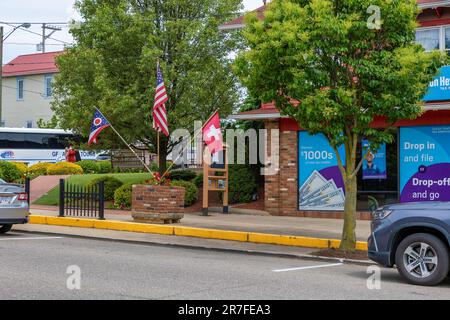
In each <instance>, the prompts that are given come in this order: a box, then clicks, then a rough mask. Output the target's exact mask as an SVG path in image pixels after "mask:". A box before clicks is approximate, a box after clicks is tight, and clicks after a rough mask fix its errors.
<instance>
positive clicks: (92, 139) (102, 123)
mask: <svg viewBox="0 0 450 320" xmlns="http://www.w3.org/2000/svg"><path fill="white" fill-rule="evenodd" d="M109 126H111V124H110V123H109V121H108V120H106V118H105V117H104V116H103V114H102V113H101V112H100V111H99V110H98V109H95V112H94V120H92V123H91V133H90V134H89V140H88V145H90V144H91V143H97V136H98V135H99V134H100V132H102V130H103V129H105V128H108V127H109Z"/></svg>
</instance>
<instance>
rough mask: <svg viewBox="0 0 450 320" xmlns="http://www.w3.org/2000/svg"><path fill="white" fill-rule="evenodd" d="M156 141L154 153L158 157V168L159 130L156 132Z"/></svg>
mask: <svg viewBox="0 0 450 320" xmlns="http://www.w3.org/2000/svg"><path fill="white" fill-rule="evenodd" d="M156 140H157V143H156V145H157V146H156V148H157V149H156V153H157V155H158V167H159V130H156Z"/></svg>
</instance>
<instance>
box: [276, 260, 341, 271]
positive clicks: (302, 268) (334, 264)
mask: <svg viewBox="0 0 450 320" xmlns="http://www.w3.org/2000/svg"><path fill="white" fill-rule="evenodd" d="M341 265H343V263H342V262H338V263H330V264H319V265H317V266H306V267H297V268H287V269H276V270H272V271H273V272H285V271H295V270H307V269H317V268H327V267H337V266H341Z"/></svg>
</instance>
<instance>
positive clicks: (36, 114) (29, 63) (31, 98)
mask: <svg viewBox="0 0 450 320" xmlns="http://www.w3.org/2000/svg"><path fill="white" fill-rule="evenodd" d="M61 53H62V51H58V52H46V53H36V54H27V55H21V56H18V57H17V58H15V59H13V60H12V61H10V62H9V63H7V64H6V65H5V66H4V67H3V85H2V90H3V95H2V110H1V126H3V127H18V128H21V127H25V128H33V127H37V124H36V122H37V120H38V119H43V120H45V121H48V120H50V119H51V118H52V115H53V112H52V111H51V109H50V102H51V100H52V87H51V83H52V80H53V77H54V75H55V74H56V73H58V68H57V67H56V65H55V57H56V56H57V55H58V54H61Z"/></svg>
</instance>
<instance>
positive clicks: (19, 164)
mask: <svg viewBox="0 0 450 320" xmlns="http://www.w3.org/2000/svg"><path fill="white" fill-rule="evenodd" d="M11 163H12V164H13V165H15V166H16V167H17V169H19V171H20V173H21V174H22V177H23V176H25V175H26V174H27V172H28V166H27V165H26V164H25V163H23V162H11Z"/></svg>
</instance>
